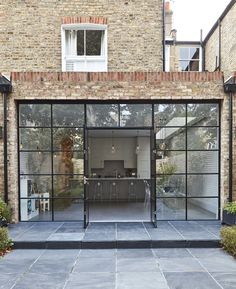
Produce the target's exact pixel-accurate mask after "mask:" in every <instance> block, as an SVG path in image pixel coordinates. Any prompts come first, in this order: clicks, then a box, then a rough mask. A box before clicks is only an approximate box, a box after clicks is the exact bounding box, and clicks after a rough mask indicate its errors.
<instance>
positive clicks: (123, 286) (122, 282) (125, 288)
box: [117, 272, 169, 289]
mask: <svg viewBox="0 0 236 289" xmlns="http://www.w3.org/2000/svg"><path fill="white" fill-rule="evenodd" d="M144 288H145V289H169V287H168V285H167V282H166V280H165V278H164V276H163V275H162V274H161V273H160V272H157V273H155V274H154V273H153V272H128V273H125V272H122V273H118V274H117V289H144Z"/></svg>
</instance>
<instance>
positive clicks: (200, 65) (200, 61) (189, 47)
mask: <svg viewBox="0 0 236 289" xmlns="http://www.w3.org/2000/svg"><path fill="white" fill-rule="evenodd" d="M186 48H187V49H188V55H190V49H191V48H196V49H199V58H196V59H192V58H191V59H190V58H180V49H186ZM182 61H188V62H190V61H198V63H199V68H198V70H188V71H183V70H181V66H180V63H181V62H182ZM178 70H179V71H180V72H190V71H199V72H201V71H202V47H201V46H198V45H184V46H179V51H178Z"/></svg>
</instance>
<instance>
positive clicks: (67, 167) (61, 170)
mask: <svg viewBox="0 0 236 289" xmlns="http://www.w3.org/2000/svg"><path fill="white" fill-rule="evenodd" d="M53 173H54V174H63V175H64V174H69V175H73V174H81V175H82V174H83V173H84V154H83V152H72V151H63V152H58V153H54V154H53Z"/></svg>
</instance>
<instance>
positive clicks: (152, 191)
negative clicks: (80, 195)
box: [84, 128, 157, 228]
mask: <svg viewBox="0 0 236 289" xmlns="http://www.w3.org/2000/svg"><path fill="white" fill-rule="evenodd" d="M88 132H89V130H88V129H86V128H85V129H84V228H86V227H87V226H88V224H89V211H90V200H89V157H88V153H89V144H88ZM150 172H151V173H150V179H149V180H147V183H148V184H149V188H148V192H146V194H148V195H149V202H150V206H149V207H150V222H151V223H152V224H153V226H154V227H156V226H157V214H156V210H157V208H156V136H155V132H154V130H153V129H151V130H150Z"/></svg>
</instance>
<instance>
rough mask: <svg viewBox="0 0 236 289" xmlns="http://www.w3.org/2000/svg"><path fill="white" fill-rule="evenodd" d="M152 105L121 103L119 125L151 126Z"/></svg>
mask: <svg viewBox="0 0 236 289" xmlns="http://www.w3.org/2000/svg"><path fill="white" fill-rule="evenodd" d="M151 125H152V106H151V105H150V104H121V105H120V126H130V127H135V126H140V127H142V126H151Z"/></svg>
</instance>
